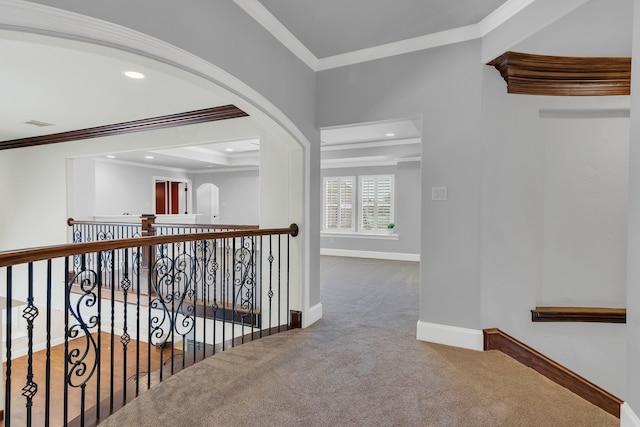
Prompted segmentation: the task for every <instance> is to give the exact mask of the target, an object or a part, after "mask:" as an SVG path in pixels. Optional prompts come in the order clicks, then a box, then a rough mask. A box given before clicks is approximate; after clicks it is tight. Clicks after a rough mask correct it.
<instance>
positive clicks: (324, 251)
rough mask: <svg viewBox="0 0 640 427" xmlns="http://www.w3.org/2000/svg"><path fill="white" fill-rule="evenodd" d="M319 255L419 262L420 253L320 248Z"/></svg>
mask: <svg viewBox="0 0 640 427" xmlns="http://www.w3.org/2000/svg"><path fill="white" fill-rule="evenodd" d="M320 255H328V256H344V257H351V258H373V259H388V260H393V261H415V262H420V254H406V253H400V252H376V251H353V250H349V249H331V248H320Z"/></svg>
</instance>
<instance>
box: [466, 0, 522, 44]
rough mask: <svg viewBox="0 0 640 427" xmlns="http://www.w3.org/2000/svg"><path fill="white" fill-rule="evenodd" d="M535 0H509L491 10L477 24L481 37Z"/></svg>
mask: <svg viewBox="0 0 640 427" xmlns="http://www.w3.org/2000/svg"><path fill="white" fill-rule="evenodd" d="M534 1H535V0H509V1H507V2H505V3H503V4H502V6H500V7H499V8H497V9H496V10H494V11H493V12H491V14H489V15H488V16H487V17H486V18H484V19H483V20H482V21H480V22H478V24H477V25H478V30H479V32H480V37H484V36H486V35H487V34H489V33H490V32H491V31H493V30H495V29H496V28H498V27H499V26H500V25H502V24H504V23H505V22H507V21H508V20H509V19H511V18H512V17H513V16H515V15H516V14H517V13H519V12H520V11H521V10H523V9H524V8H526V7H527V6H529V5H530V4H531V3H533V2H534Z"/></svg>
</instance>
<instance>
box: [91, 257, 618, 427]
mask: <svg viewBox="0 0 640 427" xmlns="http://www.w3.org/2000/svg"><path fill="white" fill-rule="evenodd" d="M418 271H419V267H418V264H416V263H410V262H394V261H379V260H365V259H348V258H335V257H323V258H322V260H321V280H322V303H323V308H324V317H323V318H322V320H320V321H319V322H318V323H317V324H315V325H313V326H312V327H309V328H307V329H304V330H300V329H298V330H293V331H289V332H285V333H281V334H277V335H273V336H271V337H267V338H263V339H260V340H257V341H253V342H250V343H248V344H244V345H241V346H238V347H235V348H233V349H231V350H229V351H226V352H224V353H221V354H218V355H216V356H215V357H212V358H209V359H207V360H205V361H203V362H200V363H199V364H197V365H195V366H193V367H190V368H187V369H185V370H184V371H182V372H179V373H178V374H176V375H175V376H173V377H171V378H169V379H167V380H165V381H164V382H163V383H162V384H159V385H157V386H155V387H154V388H152V389H151V390H150V391H148V392H146V393H144V394H142V395H141V396H140V397H138V398H137V399H136V400H134V401H133V402H132V403H130V404H129V405H127V406H125V407H124V408H123V409H121V410H120V411H118V412H116V413H115V414H114V415H112V416H111V417H109V418H107V419H106V420H105V421H104V422H103V423H101V424H102V425H105V426H119V427H122V426H146V425H149V426H151V425H153V426H190V427H196V426H241V425H242V426H286V425H295V426H336V425H340V426H438V427H439V426H465V427H466V426H474V427H475V426H492V427H495V426H509V427H512V426H545V427H548V426H562V427H568V426H580V427H587V426H597V427H603V426H618V425H619V420H618V419H617V418H615V417H613V416H611V415H609V414H607V413H606V412H604V411H602V410H601V409H599V408H597V407H595V406H593V405H591V404H590V403H588V402H586V401H585V400H583V399H581V398H579V397H577V396H576V395H574V394H573V393H571V392H569V391H568V390H566V389H564V388H562V387H560V386H558V385H556V384H555V383H553V382H551V381H549V380H547V379H546V378H544V377H542V376H540V375H539V374H537V373H536V372H534V371H532V370H531V369H529V368H526V367H525V366H523V365H521V364H519V363H517V362H515V361H514V360H512V359H510V358H508V357H507V356H505V355H503V354H502V353H499V352H495V351H489V352H477V351H471V350H464V349H459V348H453V347H447V346H441V345H435V344H429V343H424V342H420V341H417V340H416V339H415V327H416V321H417V319H418V280H419V279H418V274H419V272H418Z"/></svg>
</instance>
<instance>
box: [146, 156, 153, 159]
mask: <svg viewBox="0 0 640 427" xmlns="http://www.w3.org/2000/svg"><path fill="white" fill-rule="evenodd" d="M144 158H145V159H153V156H144Z"/></svg>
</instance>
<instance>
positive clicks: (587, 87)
mask: <svg viewBox="0 0 640 427" xmlns="http://www.w3.org/2000/svg"><path fill="white" fill-rule="evenodd" d="M487 65H490V66H493V67H495V68H496V70H498V71H499V72H500V75H501V76H502V78H503V79H504V80H505V81H506V82H507V92H508V93H516V94H523V95H551V96H611V95H629V94H630V92H631V58H621V57H585V56H550V55H534V54H530V53H522V52H505V53H504V54H502V55H500V56H499V57H497V58H496V59H494V60H493V61H491V62H489V63H488V64H487Z"/></svg>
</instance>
